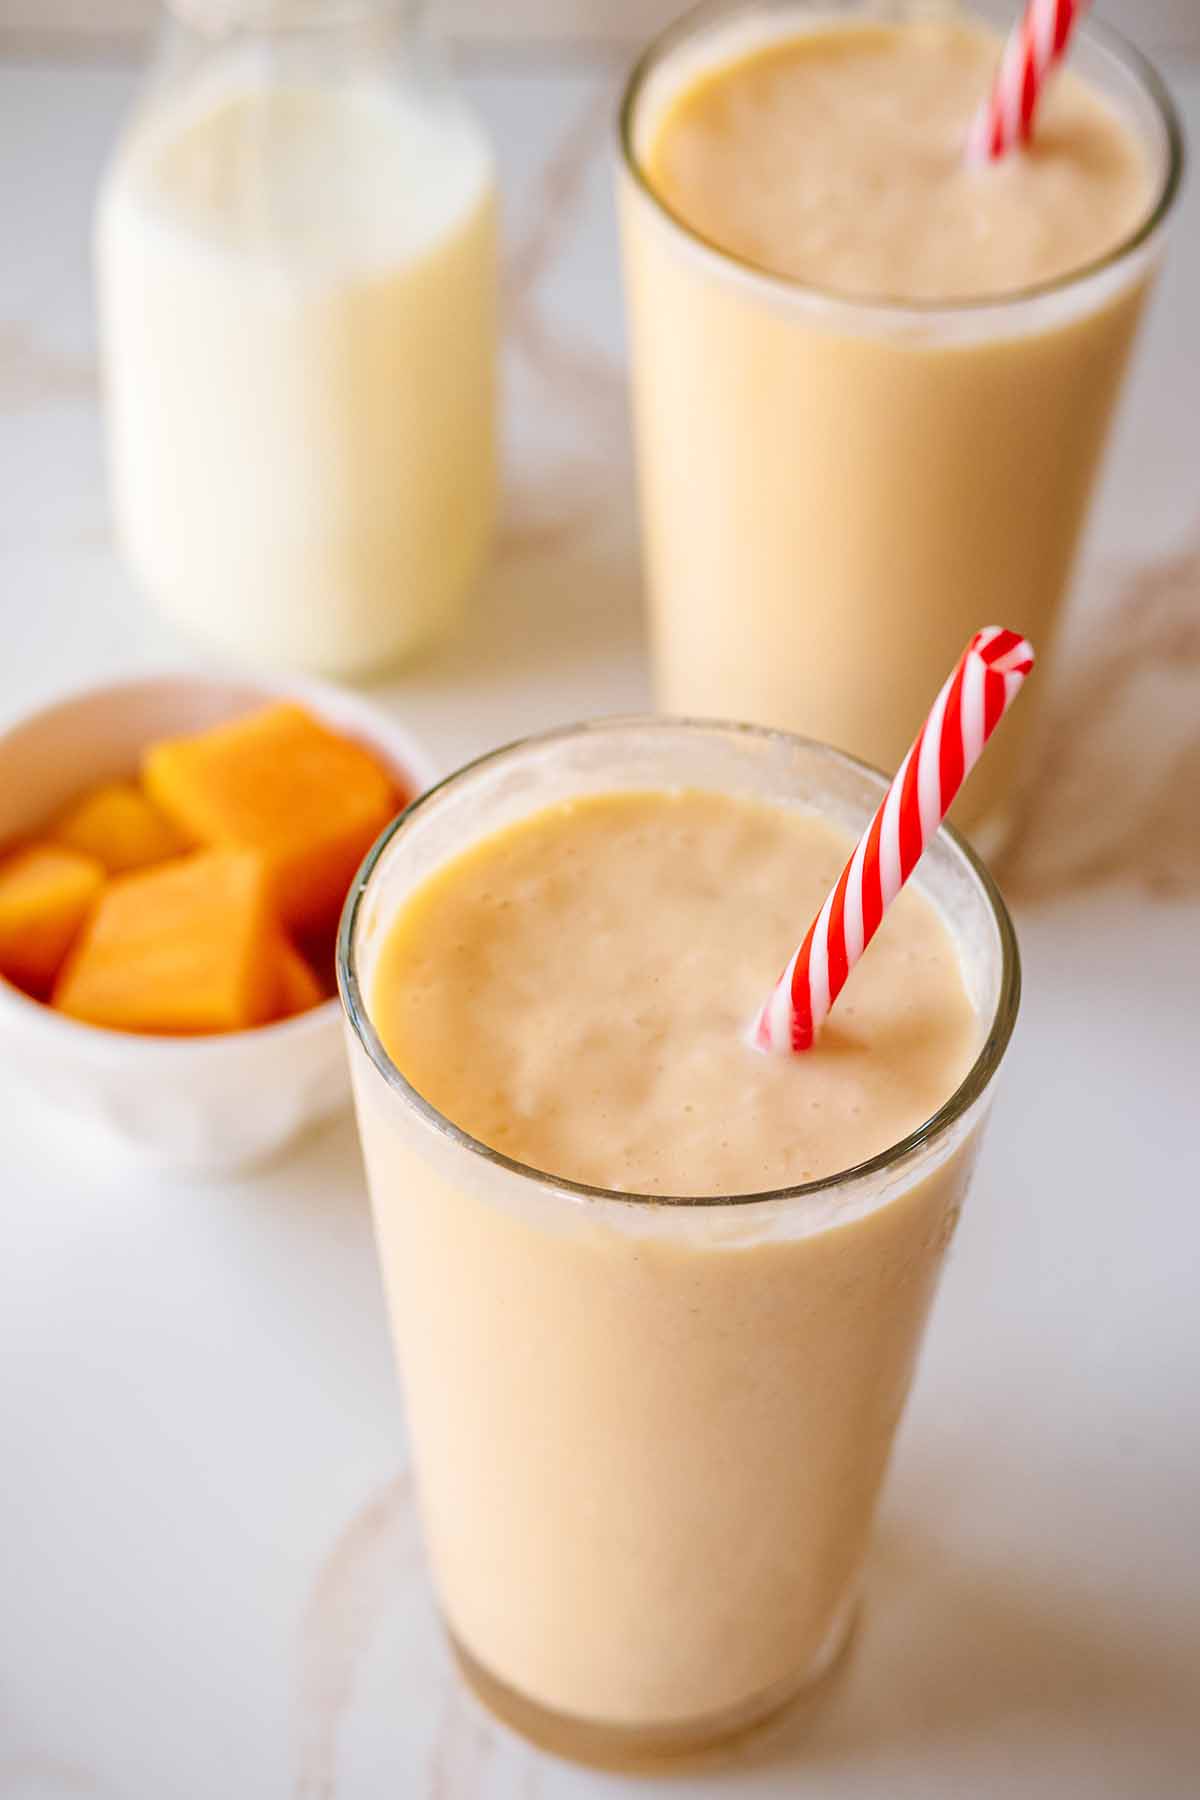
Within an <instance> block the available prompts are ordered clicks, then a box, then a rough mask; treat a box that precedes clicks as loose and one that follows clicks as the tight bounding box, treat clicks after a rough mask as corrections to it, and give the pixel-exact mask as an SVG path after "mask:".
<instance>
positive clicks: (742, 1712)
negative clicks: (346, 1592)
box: [447, 1601, 858, 1772]
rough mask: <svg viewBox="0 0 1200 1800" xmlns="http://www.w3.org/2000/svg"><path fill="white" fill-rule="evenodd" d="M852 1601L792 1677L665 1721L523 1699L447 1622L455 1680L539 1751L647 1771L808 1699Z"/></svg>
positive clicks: (723, 1744)
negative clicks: (600, 1715)
mask: <svg viewBox="0 0 1200 1800" xmlns="http://www.w3.org/2000/svg"><path fill="white" fill-rule="evenodd" d="M857 1616H858V1614H857V1606H856V1604H855V1603H854V1602H853V1601H851V1603H850V1604H848V1605H847V1606H845V1607H843V1608H842V1610H841V1612H839V1614H838V1616H837V1618H836V1619H835V1620H834V1622H833V1625H832V1627H831V1629H830V1631H829V1632H828V1634H827V1635H826V1638H825V1641H824V1643H823V1644H822V1645H821V1648H820V1650H819V1651H818V1653H817V1655H816V1656H815V1657H814V1658H813V1660H812V1662H811V1663H810V1664H809V1666H808V1668H807V1669H806V1670H805V1671H804V1673H803V1674H802V1675H800V1676H794V1675H789V1676H787V1677H786V1678H785V1679H784V1680H782V1681H779V1682H776V1683H775V1684H774V1685H773V1686H772V1687H770V1688H767V1689H765V1690H764V1691H763V1692H760V1693H757V1694H753V1695H751V1696H750V1698H749V1699H747V1700H741V1701H738V1702H737V1704H736V1705H734V1706H730V1707H727V1708H725V1709H724V1710H723V1711H721V1712H717V1713H708V1714H705V1715H704V1716H702V1717H700V1718H696V1719H684V1720H677V1721H671V1722H669V1723H665V1724H655V1723H652V1722H651V1723H647V1724H638V1725H626V1724H611V1723H608V1722H606V1721H604V1720H598V1719H585V1718H581V1717H580V1716H579V1715H578V1714H575V1713H564V1712H557V1711H555V1710H554V1709H553V1708H551V1707H547V1706H541V1705H539V1703H538V1702H537V1701H536V1700H530V1699H529V1698H528V1697H527V1696H526V1695H525V1694H522V1693H520V1692H519V1691H518V1690H517V1689H516V1688H512V1687H509V1685H508V1683H507V1682H504V1681H501V1680H500V1678H499V1676H496V1675H493V1674H492V1673H491V1671H490V1670H489V1669H486V1668H485V1667H484V1666H483V1664H482V1663H480V1662H479V1661H477V1660H476V1658H475V1657H474V1656H472V1654H471V1652H470V1651H469V1650H468V1649H467V1648H466V1647H465V1645H463V1644H462V1643H461V1642H460V1641H459V1640H458V1639H457V1638H456V1637H455V1635H454V1633H453V1632H452V1631H450V1630H449V1628H447V1636H448V1637H449V1640H450V1647H451V1649H452V1650H453V1652H454V1658H455V1661H456V1662H457V1664H458V1667H459V1672H460V1673H461V1675H462V1677H463V1680H464V1681H465V1682H466V1684H467V1686H468V1687H469V1688H470V1690H471V1692H472V1693H473V1694H474V1695H475V1698H476V1699H477V1700H480V1701H481V1702H482V1703H483V1705H484V1706H485V1707H486V1708H487V1710H488V1711H489V1712H490V1713H492V1714H493V1715H494V1716H495V1717H496V1718H497V1719H499V1720H500V1722H501V1724H503V1725H507V1726H508V1727H510V1729H511V1730H513V1731H516V1732H519V1733H520V1735H521V1736H522V1737H524V1738H528V1740H529V1741H530V1743H532V1744H536V1745H537V1747H538V1749H539V1750H548V1751H550V1752H551V1753H552V1754H553V1755H555V1756H563V1757H567V1758H568V1759H569V1760H570V1761H572V1762H579V1763H587V1764H589V1765H591V1766H592V1767H594V1768H601V1769H620V1770H625V1771H633V1770H642V1771H651V1772H652V1771H653V1770H654V1769H656V1768H662V1767H663V1766H664V1765H666V1764H671V1765H674V1764H677V1763H678V1762H680V1761H683V1760H687V1761H691V1760H698V1759H704V1760H708V1759H710V1758H713V1757H714V1756H718V1755H721V1754H727V1753H728V1752H730V1751H732V1750H733V1749H734V1748H735V1747H736V1746H737V1745H738V1744H740V1743H741V1742H742V1741H743V1740H744V1739H745V1738H747V1737H748V1736H750V1735H751V1734H753V1733H757V1732H759V1731H762V1730H764V1729H765V1728H766V1727H767V1726H768V1725H771V1724H774V1723H775V1722H776V1721H777V1720H778V1719H779V1718H780V1717H781V1716H782V1715H783V1714H784V1713H785V1712H788V1711H789V1710H790V1709H791V1708H792V1707H793V1706H795V1705H796V1704H797V1703H798V1702H800V1701H801V1700H802V1699H804V1700H808V1699H810V1698H813V1699H815V1698H816V1697H817V1694H818V1691H819V1690H820V1689H822V1688H823V1687H824V1684H825V1683H826V1681H827V1680H828V1679H829V1678H830V1677H831V1676H832V1675H833V1674H834V1672H835V1671H836V1669H837V1668H838V1666H839V1664H840V1663H841V1661H842V1658H843V1655H844V1653H845V1652H846V1650H847V1649H848V1647H849V1644H850V1640H851V1638H852V1636H853V1634H854V1626H855V1623H856V1620H857Z"/></svg>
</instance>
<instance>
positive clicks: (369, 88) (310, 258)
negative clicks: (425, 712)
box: [97, 67, 496, 672]
mask: <svg viewBox="0 0 1200 1800" xmlns="http://www.w3.org/2000/svg"><path fill="white" fill-rule="evenodd" d="M97 262H98V274H99V289H100V310H101V326H102V348H103V354H104V369H105V377H106V384H107V400H108V423H109V448H110V462H111V475H112V487H113V497H114V505H115V510H116V517H117V527H118V531H119V534H120V537H121V539H122V541H123V545H124V548H125V551H126V553H127V555H128V557H129V559H130V561H131V563H132V565H133V567H134V569H135V571H136V572H137V574H138V576H139V578H140V580H141V581H142V583H143V584H144V586H145V588H146V589H147V590H148V592H149V594H150V595H151V597H152V598H153V599H154V600H155V601H156V602H157V603H158V604H159V605H160V606H161V607H162V608H163V610H164V611H165V612H167V613H168V614H169V615H170V616H171V617H172V618H174V619H175V620H176V621H177V622H178V623H180V624H181V625H183V626H185V627H187V628H188V629H189V630H192V631H194V632H195V633H197V634H198V635H201V636H203V637H205V638H208V639H210V640H212V641H214V642H215V643H218V644H220V645H221V646H224V647H227V648H229V649H231V650H233V651H235V652H237V653H240V654H243V655H246V656H249V657H251V658H254V659H260V658H265V659H278V660H283V661H288V662H294V663H299V664H301V665H307V666H310V667H313V668H317V669H323V670H328V671H332V672H347V671H352V670H356V669H361V668H364V667H366V666H368V665H370V664H377V663H380V662H382V661H386V660H390V659H392V658H394V657H397V656H399V655H401V654H403V653H405V652H407V651H409V650H410V649H414V648H416V647H417V646H419V645H420V644H421V643H423V642H424V641H425V640H427V639H428V638H430V637H432V636H433V635H434V634H435V633H436V632H437V631H438V630H439V629H440V628H441V627H442V626H443V624H445V623H446V622H448V621H449V620H450V619H451V618H452V617H453V615H454V614H455V612H456V611H457V609H458V607H459V604H460V602H461V600H462V598H463V595H464V593H465V591H466V589H467V588H468V587H469V585H470V583H471V581H472V579H473V578H474V577H475V575H476V574H477V572H478V570H479V567H480V564H481V561H482V558H483V556H484V552H485V549H486V546H487V541H488V537H489V532H490V527H491V522H492V516H493V510H494V496H495V443H494V439H495V434H494V372H495V335H496V328H495V311H496V299H495V286H496V282H495V264H496V254H495V205H494V194H493V184H492V168H491V159H490V155H489V152H488V149H487V146H486V143H485V142H484V139H483V137H482V135H481V134H480V133H479V131H478V130H477V128H476V127H475V126H474V124H473V122H472V121H471V119H470V118H469V116H468V115H466V114H465V113H464V112H463V111H461V110H460V108H459V107H458V106H457V104H456V103H455V102H454V101H453V100H451V99H450V98H449V97H447V98H445V99H434V98H431V97H428V96H425V97H422V98H421V99H420V100H419V101H418V100H417V99H415V98H414V99H412V100H409V99H407V98H406V97H405V96H404V95H403V94H402V93H400V92H397V91H394V90H393V89H392V88H390V87H385V86H384V85H383V84H382V82H381V83H379V84H376V83H374V82H373V81H369V80H362V81H359V82H357V83H355V84H354V85H351V86H340V87H333V86H322V85H317V84H316V83H315V82H314V83H313V84H312V85H300V84H297V85H278V84H271V83H269V82H266V81H264V80H263V79H262V78H261V73H256V71H255V70H254V69H253V68H252V67H248V68H247V69H246V70H245V71H244V72H241V73H239V74H238V75H237V77H236V78H234V77H233V76H232V75H230V74H228V73H227V74H226V75H225V76H224V77H223V78H222V79H220V80H209V81H208V82H207V83H205V84H203V85H201V86H198V87H197V88H194V89H193V90H192V92H191V93H190V94H189V95H188V97H187V98H186V100H185V101H182V102H180V101H177V102H176V103H175V105H174V106H173V107H172V106H171V105H170V104H169V103H168V104H164V103H162V102H160V103H159V105H158V106H157V108H156V109H155V110H154V111H152V112H151V113H150V114H148V115H147V116H145V117H144V118H142V119H140V120H139V121H137V122H135V125H134V127H133V129H132V131H131V133H130V134H129V136H128V137H127V139H126V140H125V142H124V143H123V144H122V146H121V148H120V149H119V151H118V153H117V156H116V158H115V160H114V162H113V164H112V166H111V168H110V170H109V173H108V176H107V178H106V180H105V182H104V185H103V188H102V192H101V196H100V202H99V210H98V216H97Z"/></svg>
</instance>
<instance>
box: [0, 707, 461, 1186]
mask: <svg viewBox="0 0 1200 1800" xmlns="http://www.w3.org/2000/svg"><path fill="white" fill-rule="evenodd" d="M285 697H286V698H289V699H295V700H298V701H299V702H300V703H301V704H302V705H304V706H307V707H308V708H309V710H310V711H311V712H312V713H313V714H314V715H315V716H316V717H318V718H320V719H322V720H324V721H325V722H326V723H327V724H328V725H331V726H332V727H333V728H334V729H335V730H337V731H340V732H343V733H345V735H346V736H347V737H352V738H357V739H358V740H359V741H360V742H361V743H363V744H366V745H367V746H369V748H371V749H372V750H374V751H375V752H376V753H377V754H378V755H379V756H380V757H381V759H382V760H383V761H384V762H385V763H386V764H388V766H389V767H391V768H392V769H394V770H395V772H396V775H397V778H398V780H399V781H400V782H401V783H402V784H403V785H404V786H405V788H406V789H407V790H408V791H409V792H410V794H411V795H414V796H415V795H416V794H419V793H421V792H422V791H423V790H424V789H425V788H426V787H428V786H429V784H430V782H431V781H432V780H433V779H434V770H433V767H432V764H431V762H430V759H429V757H428V755H427V754H426V752H425V751H424V750H423V749H422V748H421V746H420V744H418V743H417V741H416V740H415V739H414V738H413V737H412V736H411V735H410V734H409V733H408V732H407V731H405V730H404V729H403V728H402V727H401V726H399V725H397V724H395V723H394V722H393V721H392V719H391V718H389V716H388V715H387V713H385V712H383V711H381V710H380V709H379V708H378V707H376V706H373V705H371V704H369V703H368V702H367V701H365V700H362V699H360V698H359V697H358V696H357V695H355V694H351V693H347V692H345V691H344V690H343V689H340V688H335V687H329V686H327V685H325V684H323V683H319V682H312V681H304V680H280V681H274V680H271V679H270V678H245V677H237V676H229V677H226V676H223V675H211V674H191V673H189V674H183V673H180V674H163V675H150V676H138V677H136V678H134V679H131V680H128V681H119V682H113V683H110V684H106V685H103V686H96V687H89V688H86V689H82V690H80V691H78V692H76V693H73V694H70V695H68V696H66V697H65V698H63V699H60V700H57V701H54V702H52V703H51V704H49V705H46V706H43V707H41V708H39V709H38V710H36V711H34V712H31V713H26V714H24V715H23V716H22V717H19V718H17V719H15V720H13V721H11V722H9V723H7V724H6V725H4V726H3V727H0V844H4V843H8V842H10V841H11V840H12V839H14V838H20V837H22V836H26V835H29V834H31V833H33V832H36V831H37V830H38V829H39V828H40V827H42V826H44V825H45V823H46V821H47V820H48V819H50V818H52V817H53V816H54V815H55V813H57V812H58V811H59V810H60V809H61V808H63V807H64V806H65V805H66V804H67V803H68V802H69V801H70V800H72V799H74V798H75V796H76V795H77V794H79V793H81V792H82V791H83V789H85V788H87V787H91V786H93V785H95V784H96V783H97V782H102V781H109V780H113V779H115V778H118V777H121V776H129V775H132V774H133V773H134V772H135V771H136V769H137V766H138V758H139V755H140V753H141V751H142V750H143V748H144V747H145V746H146V745H147V744H148V743H151V742H152V741H153V740H154V739H156V738H161V737H173V736H177V735H179V734H180V733H183V732H188V731H200V730H203V729H204V728H205V727H206V726H208V725H215V724H217V723H218V722H219V721H221V720H222V719H230V718H234V717H236V716H237V715H238V714H240V713H245V712H249V711H251V710H252V709H253V708H254V707H255V706H258V705H261V704H263V703H264V702H266V701H269V700H273V699H281V698H285ZM339 1012H340V1008H339V1003H338V1001H337V1000H327V1001H325V1002H324V1003H323V1004H322V1005H320V1006H317V1007H314V1008H313V1009H312V1010H311V1012H307V1013H301V1014H300V1015H299V1016H298V1017H297V1018H294V1019H285V1020H282V1021H280V1023H279V1024H276V1025H264V1026H260V1027H259V1028H258V1029H257V1030H255V1031H236V1032H229V1033H227V1034H225V1035H223V1036H219V1037H198V1038H182V1037H180V1038H167V1037H161V1038H160V1037H149V1036H147V1037H137V1036H133V1035H131V1034H129V1033H127V1032H120V1031H105V1030H100V1029H98V1028H97V1027H95V1026H92V1025H84V1024H80V1023H79V1022H77V1021H76V1020H74V1019H68V1018H64V1017H63V1016H62V1015H61V1014H60V1013H56V1012H53V1011H51V1009H50V1008H49V1007H46V1006H40V1005H39V1004H38V1003H37V1002H36V1001H34V1000H29V999H27V998H26V997H25V996H24V995H23V994H20V993H18V992H17V991H16V990H15V989H14V988H11V987H10V986H9V985H8V984H7V983H2V982H0V1079H4V1080H8V1079H9V1078H10V1077H11V1078H12V1079H14V1080H20V1081H23V1082H24V1083H26V1084H27V1086H28V1087H29V1088H30V1089H31V1090H32V1091H33V1093H34V1094H35V1095H36V1097H37V1099H38V1100H39V1101H40V1102H42V1103H46V1104H48V1105H50V1106H52V1107H53V1108H54V1109H55V1110H56V1112H57V1115H58V1119H57V1124H56V1129H57V1128H61V1129H63V1130H66V1131H73V1132H74V1133H75V1134H76V1135H77V1136H78V1138H79V1140H80V1147H81V1149H83V1148H85V1147H86V1148H87V1150H88V1152H89V1153H90V1151H91V1147H92V1145H93V1144H94V1143H95V1139H96V1136H97V1134H99V1135H100V1136H101V1137H102V1138H104V1139H107V1140H109V1141H110V1142H111V1143H115V1144H116V1145H117V1146H119V1147H120V1148H122V1149H123V1150H124V1151H126V1152H128V1153H133V1154H134V1155H136V1156H137V1157H138V1159H139V1160H141V1161H143V1162H147V1163H149V1164H151V1165H155V1166H157V1167H159V1168H162V1169H175V1170H180V1171H187V1172H189V1173H196V1174H208V1173H216V1172H219V1171H226V1170H231V1169H234V1168H238V1167H240V1166H243V1165H246V1164H249V1163H252V1162H256V1161H259V1160H260V1159H262V1158H263V1157H266V1156H268V1155H270V1154H272V1153H273V1152H274V1151H277V1150H279V1149H281V1148H282V1147H283V1145H284V1144H286V1143H287V1142H288V1141H289V1140H290V1139H292V1138H293V1137H295V1136H296V1135H297V1133H298V1132H300V1131H302V1130H303V1129H304V1128H305V1127H306V1126H308V1125H311V1124H313V1123H315V1122H316V1121H317V1120H318V1119H321V1118H323V1117H326V1116H328V1115H329V1114H331V1113H333V1112H336V1111H337V1110H338V1109H339V1108H341V1107H342V1106H344V1105H345V1104H346V1103H347V1101H348V1099H349V1093H350V1090H349V1078H348V1074H347V1067H346V1060H345V1050H344V1046H343V1043H342V1025H341V1019H340V1016H339Z"/></svg>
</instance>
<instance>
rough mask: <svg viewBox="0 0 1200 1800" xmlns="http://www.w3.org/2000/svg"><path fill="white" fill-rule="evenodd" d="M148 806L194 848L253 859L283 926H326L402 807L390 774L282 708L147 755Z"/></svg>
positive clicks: (302, 715)
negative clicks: (262, 870)
mask: <svg viewBox="0 0 1200 1800" xmlns="http://www.w3.org/2000/svg"><path fill="white" fill-rule="evenodd" d="M143 776H144V779H145V783H146V788H147V791H148V792H149V794H150V797H151V799H152V800H153V801H155V803H156V804H157V805H158V806H159V807H161V809H162V810H163V812H165V813H166V814H167V816H168V818H170V819H172V820H173V821H174V823H175V824H176V825H177V826H178V827H179V829H180V830H182V831H184V832H186V833H187V834H188V835H189V837H191V838H193V839H195V840H199V841H200V842H201V843H205V844H212V845H221V846H226V847H233V846H238V847H244V848H246V849H253V850H257V851H259V852H260V853H261V854H262V856H263V857H264V858H265V860H266V863H267V867H268V870H269V873H270V879H271V890H272V893H273V895H274V898H275V903H276V905H277V907H278V909H279V913H280V917H281V918H282V919H283V921H284V923H285V925H287V926H289V927H291V928H292V929H293V930H295V931H296V932H298V933H300V934H304V933H305V932H311V931H315V930H319V928H320V927H321V926H323V925H329V924H330V923H331V922H332V921H333V920H334V919H335V918H336V916H337V914H338V912H339V911H340V909H341V905H342V901H343V899H344V898H345V894H346V890H347V888H348V887H349V885H350V880H351V877H352V876H353V874H354V871H355V870H356V868H357V867H358V865H359V863H360V862H361V861H362V858H363V856H364V855H365V853H366V851H367V850H368V849H369V847H370V845H371V844H372V842H373V841H374V839H375V838H376V837H377V836H378V835H379V833H380V831H381V830H382V829H383V827H384V825H386V824H387V821H388V820H389V819H390V818H391V816H392V814H393V813H394V812H395V811H396V810H397V807H398V806H399V804H400V796H399V795H398V794H397V792H396V787H395V784H394V782H393V780H392V779H391V777H390V776H389V774H388V772H387V771H386V770H385V769H384V768H383V767H382V766H381V765H380V764H379V763H378V762H377V761H376V760H375V758H374V757H373V756H371V755H370V754H369V753H368V752H367V751H366V750H364V749H363V748H362V746H361V745H360V744H355V743H351V742H349V741H348V740H347V739H345V738H340V737H337V736H335V734H334V733H333V732H331V731H328V730H326V728H325V727H324V726H323V725H320V724H318V722H317V721H316V720H315V719H313V718H312V717H311V716H310V715H309V714H308V713H306V712H305V711H304V709H303V707H300V706H296V705H293V704H292V703H290V702H282V703H280V704H278V705H273V706H268V707H266V708H264V709H263V710H262V711H260V712H256V713H252V714H251V715H250V716H249V717H247V718H242V719H236V720H234V721H233V723H231V724H228V725H218V726H216V727H215V728H214V729H213V730H211V731H206V732H201V733H200V734H198V735H197V736H195V737H186V738H173V739H168V740H167V741H165V742H163V743H160V744H154V745H152V746H151V747H150V749H149V750H148V751H147V752H146V756H145V759H144V762H143Z"/></svg>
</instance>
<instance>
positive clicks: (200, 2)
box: [165, 0, 426, 38]
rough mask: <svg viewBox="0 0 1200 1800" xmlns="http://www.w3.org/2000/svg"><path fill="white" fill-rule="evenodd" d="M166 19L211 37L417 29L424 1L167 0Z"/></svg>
mask: <svg viewBox="0 0 1200 1800" xmlns="http://www.w3.org/2000/svg"><path fill="white" fill-rule="evenodd" d="M165 5H166V11H167V13H168V15H169V16H170V18H171V19H172V20H174V21H176V22H178V23H179V24H180V25H182V26H184V27H186V29H187V30H189V31H192V32H195V33H197V34H198V35H199V36H203V37H209V38H228V37H234V36H240V35H242V34H251V33H252V34H254V35H255V36H266V37H269V36H272V35H275V34H278V35H280V36H284V35H291V34H293V33H297V32H299V33H317V32H329V33H330V34H334V33H338V32H354V31H356V30H363V29H364V28H365V29H368V30H369V29H371V28H372V27H374V28H379V27H381V26H386V27H388V28H390V29H391V30H393V31H398V32H403V33H408V32H415V31H416V30H417V29H418V28H419V27H420V26H421V24H422V22H423V20H424V15H425V12H426V0H165Z"/></svg>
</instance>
